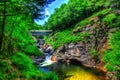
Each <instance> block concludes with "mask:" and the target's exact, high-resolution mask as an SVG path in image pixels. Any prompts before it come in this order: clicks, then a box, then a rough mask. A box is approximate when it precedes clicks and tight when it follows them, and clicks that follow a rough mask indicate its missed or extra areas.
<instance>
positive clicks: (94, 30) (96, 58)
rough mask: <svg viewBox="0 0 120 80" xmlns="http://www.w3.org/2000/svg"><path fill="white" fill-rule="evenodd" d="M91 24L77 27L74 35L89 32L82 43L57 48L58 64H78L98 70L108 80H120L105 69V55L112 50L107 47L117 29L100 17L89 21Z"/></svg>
mask: <svg viewBox="0 0 120 80" xmlns="http://www.w3.org/2000/svg"><path fill="white" fill-rule="evenodd" d="M89 20H90V22H91V23H89V24H87V25H86V26H85V27H84V28H79V27H77V28H76V29H74V30H73V32H72V34H73V35H74V33H80V34H82V33H83V32H86V31H87V32H88V33H89V36H88V37H85V38H84V39H83V40H82V41H79V42H76V43H69V44H64V45H63V46H60V47H59V48H57V50H56V52H55V53H54V54H55V56H56V58H57V60H58V62H61V63H62V62H63V63H76V64H80V65H83V66H86V67H91V68H95V69H98V70H100V71H102V72H104V73H105V74H106V80H118V79H116V78H115V77H113V75H114V72H113V73H112V72H107V70H106V69H105V67H104V65H105V63H104V61H103V58H102V56H103V54H104V51H105V50H106V49H110V47H109V46H108V45H107V42H108V37H109V34H110V33H112V32H114V31H115V30H116V28H109V27H108V26H107V25H105V24H104V22H102V21H101V19H100V17H94V18H90V19H89Z"/></svg>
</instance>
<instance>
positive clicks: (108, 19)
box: [103, 13, 117, 25]
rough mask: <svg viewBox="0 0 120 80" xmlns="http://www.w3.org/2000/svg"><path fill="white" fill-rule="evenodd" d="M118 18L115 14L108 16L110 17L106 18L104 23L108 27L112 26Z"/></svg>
mask: <svg viewBox="0 0 120 80" xmlns="http://www.w3.org/2000/svg"><path fill="white" fill-rule="evenodd" d="M116 17H117V16H116V15H115V14H113V13H111V14H108V15H106V16H105V18H103V22H105V23H106V24H108V25H111V24H112V23H113V21H114V20H115V18H116Z"/></svg>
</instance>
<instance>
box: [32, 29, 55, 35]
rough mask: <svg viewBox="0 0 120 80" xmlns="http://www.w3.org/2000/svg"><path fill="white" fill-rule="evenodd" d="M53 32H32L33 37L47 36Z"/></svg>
mask: <svg viewBox="0 0 120 80" xmlns="http://www.w3.org/2000/svg"><path fill="white" fill-rule="evenodd" d="M52 32H53V30H30V33H31V35H32V36H47V35H49V34H50V33H52Z"/></svg>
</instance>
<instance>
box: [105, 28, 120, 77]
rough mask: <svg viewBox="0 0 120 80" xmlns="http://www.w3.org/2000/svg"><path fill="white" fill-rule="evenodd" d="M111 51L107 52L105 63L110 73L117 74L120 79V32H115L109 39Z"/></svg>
mask: <svg viewBox="0 0 120 80" xmlns="http://www.w3.org/2000/svg"><path fill="white" fill-rule="evenodd" d="M109 46H111V49H110V50H106V52H105V53H106V54H105V55H104V61H105V62H106V68H107V69H108V71H115V72H117V73H118V74H117V76H119V78H120V73H119V71H120V30H117V31H115V32H114V33H112V34H111V35H110V37H109Z"/></svg>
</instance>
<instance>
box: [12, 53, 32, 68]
mask: <svg viewBox="0 0 120 80" xmlns="http://www.w3.org/2000/svg"><path fill="white" fill-rule="evenodd" d="M12 62H13V64H14V65H16V66H17V67H18V68H19V69H20V70H29V69H31V68H32V67H33V65H32V60H31V59H30V58H29V57H28V56H27V55H25V54H24V53H21V52H18V53H17V54H15V55H13V56H12Z"/></svg>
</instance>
